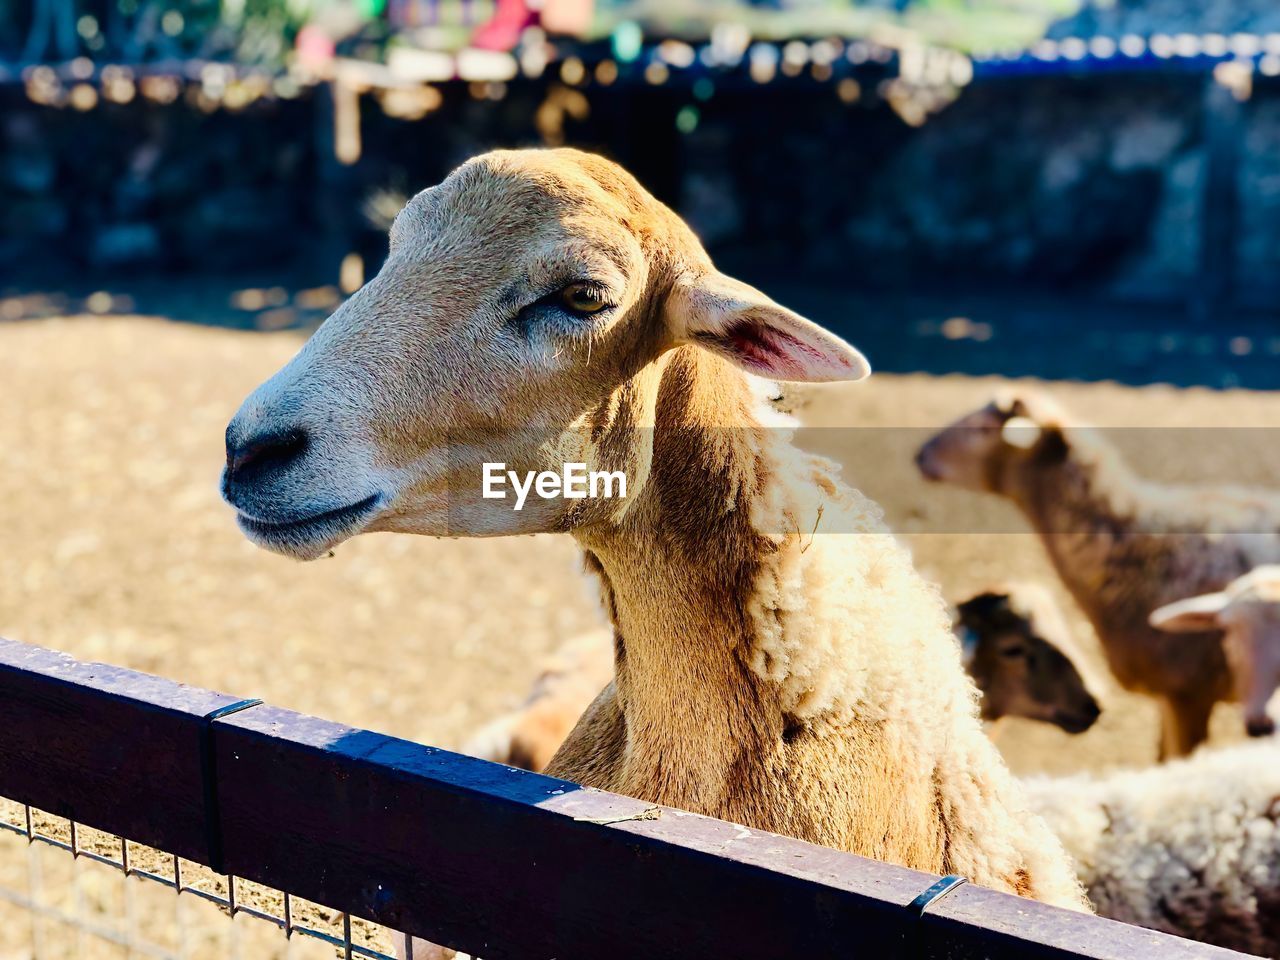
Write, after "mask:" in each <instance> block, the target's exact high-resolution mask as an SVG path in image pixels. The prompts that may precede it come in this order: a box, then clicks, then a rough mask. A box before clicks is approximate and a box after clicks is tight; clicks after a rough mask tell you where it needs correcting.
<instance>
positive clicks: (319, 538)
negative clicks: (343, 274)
mask: <svg viewBox="0 0 1280 960" xmlns="http://www.w3.org/2000/svg"><path fill="white" fill-rule="evenodd" d="M685 344H688V345H695V346H697V347H701V348H704V349H706V350H709V351H712V352H714V353H716V354H718V355H719V356H721V357H723V358H725V359H727V360H729V361H730V362H732V363H734V364H737V365H738V366H740V367H743V368H745V369H747V370H749V371H751V372H754V373H758V374H761V375H764V376H769V377H773V378H776V379H783V380H855V379H859V378H861V377H863V376H865V375H866V374H867V373H868V372H869V371H868V367H867V364H866V361H865V360H864V359H863V358H862V356H861V355H860V354H859V353H858V352H857V351H856V350H854V349H853V348H852V347H850V346H848V345H847V344H845V343H844V342H843V341H841V340H839V339H838V338H837V337H835V336H833V335H831V334H829V333H827V332H826V331H824V330H822V329H821V328H819V327H817V326H815V325H814V324H812V323H809V322H808V321H807V320H804V319H802V318H800V317H798V316H796V315H795V314H793V313H791V312H790V311H788V310H785V309H784V308H782V307H780V306H778V305H777V304H775V303H773V302H772V301H771V300H769V298H768V297H766V296H764V295H763V294H762V293H760V292H759V291H757V290H754V289H752V288H751V287H748V286H747V285H745V284H741V283H738V282H736V281H734V280H731V279H730V278H728V277H726V276H724V275H722V274H720V273H718V272H717V271H716V270H715V269H714V267H712V265H711V263H710V260H709V259H708V257H707V255H706V253H705V252H704V251H703V249H702V247H701V245H700V244H699V243H698V241H697V239H696V238H695V237H694V235H693V233H692V232H691V231H690V230H689V229H688V228H687V227H686V226H685V225H684V224H683V223H682V222H681V221H680V220H679V218H677V217H676V216H675V215H674V214H673V213H671V211H670V210H668V209H667V208H666V207H664V206H662V205H661V204H659V203H658V202H657V201H656V200H654V199H653V198H652V197H651V196H649V194H647V193H646V192H645V191H644V190H643V188H641V187H640V185H639V184H638V183H636V182H635V180H634V179H632V178H631V177H630V176H629V175H628V174H627V173H626V172H625V171H623V170H622V169H621V168H619V167H617V166H616V165H614V164H612V163H610V162H609V161H607V160H603V159H601V158H599V157H593V156H590V155H588V154H583V153H579V152H578V151H572V150H553V151H543V150H528V151H498V152H494V153H490V154H485V155H483V156H480V157H477V158H475V159H473V160H471V161H470V162H468V163H466V164H464V165H463V166H462V167H460V168H459V169H457V170H455V171H454V172H453V173H452V174H451V175H450V176H449V177H448V178H447V179H446V180H445V181H444V182H443V183H441V184H440V185H438V186H436V187H433V188H431V189H429V190H425V191H423V192H422V193H420V194H418V195H417V196H416V197H414V198H413V199H412V200H411V201H410V202H409V204H408V205H407V206H406V207H405V209H404V210H403V211H401V213H400V215H399V216H398V217H397V218H396V221H395V223H394V225H393V226H392V228H391V243H390V251H389V254H388V256H387V259H386V262H385V263H384V265H383V267H382V269H381V271H380V272H379V273H378V275H377V276H376V277H375V278H374V279H373V280H372V281H370V282H369V283H368V284H367V285H366V286H365V287H364V288H362V289H361V290H359V291H358V292H357V293H356V294H355V295H354V296H352V297H351V299H350V300H348V301H347V302H346V303H345V304H344V305H343V306H342V307H341V308H340V309H339V310H338V311H337V312H336V313H335V314H334V315H333V316H332V317H330V318H329V319H328V321H326V322H325V324H324V325H323V326H322V327H321V328H320V329H319V330H318V331H317V332H316V334H315V336H313V337H312V338H311V340H310V341H309V342H308V343H307V344H306V345H305V346H304V347H303V349H302V351H301V352H300V353H299V354H298V356H297V357H295V358H294V359H293V360H292V361H291V362H290V363H289V364H288V365H287V366H286V367H285V368H284V369H283V370H281V371H280V372H279V373H277V374H276V375H275V376H274V377H272V378H271V379H270V380H268V381H267V382H266V383H265V384H263V385H262V386H261V387H259V388H258V389H257V390H256V391H255V392H254V393H253V394H252V395H251V396H250V397H249V398H248V399H247V400H246V401H245V403H244V405H243V406H242V407H241V409H240V411H239V413H237V414H236V416H235V418H234V419H233V420H232V422H231V424H230V426H229V427H228V428H227V436H226V445H227V465H226V469H225V471H224V473H223V495H224V497H225V499H226V500H227V501H228V502H229V503H230V504H231V505H232V506H234V507H235V508H236V511H237V519H238V522H239V525H240V528H241V530H242V531H243V532H244V533H245V534H246V535H247V536H248V537H249V538H250V539H251V540H253V541H254V542H255V543H257V544H258V545H259V546H263V547H266V548H268V549H271V550H275V551H277V552H280V553H284V554H288V555H291V556H294V557H298V558H300V559H311V558H314V557H317V556H320V555H322V554H323V553H324V552H325V551H326V550H328V549H329V548H330V547H332V546H333V545H334V544H336V543H338V542H340V541H342V540H344V539H346V538H348V537H351V536H353V535H355V534H357V533H360V532H363V531H366V530H397V531H404V532H410V533H423V534H431V535H437V536H440V535H444V536H483V535H502V534H513V533H533V532H541V531H551V530H568V529H574V528H576V527H578V526H580V525H582V524H585V523H591V522H597V521H603V520H607V519H610V518H612V517H614V516H615V515H616V512H617V511H618V510H619V509H620V508H619V505H618V504H617V503H615V502H608V501H606V500H604V499H603V498H601V499H596V500H594V501H593V502H592V503H591V504H587V503H584V501H583V499H581V498H573V497H569V496H563V495H555V493H554V492H553V493H548V492H544V487H543V484H542V483H541V482H539V485H538V489H537V495H536V496H532V497H528V498H527V500H523V501H520V502H521V508H520V509H515V507H514V505H513V502H514V501H516V500H517V499H518V498H517V497H516V496H513V494H512V486H513V485H514V484H513V483H512V482H508V484H507V486H506V489H505V490H504V489H502V486H501V485H500V484H497V483H493V482H491V478H492V477H493V476H495V475H497V476H500V477H502V476H508V473H507V471H510V474H509V475H510V477H511V481H515V480H517V479H520V480H525V481H527V483H526V485H525V489H526V490H528V489H529V485H530V484H531V482H532V481H533V479H534V478H535V477H536V478H537V479H538V480H539V481H541V480H543V479H548V480H550V479H554V476H553V475H555V474H563V475H564V476H565V477H566V478H567V477H568V476H569V472H568V469H569V468H568V465H570V464H572V465H574V467H575V468H577V467H586V466H587V465H590V470H591V472H593V473H595V472H597V471H598V472H599V473H601V474H603V473H609V474H611V475H614V476H616V474H617V472H622V473H623V474H626V475H628V477H629V478H632V479H634V475H635V474H636V473H637V472H639V471H642V470H643V468H644V466H645V464H646V461H645V451H644V449H643V447H642V446H641V445H642V443H643V442H644V440H643V433H644V428H645V427H646V426H651V423H650V424H646V423H645V422H644V420H643V418H644V416H645V414H646V413H650V412H651V411H646V410H645V409H644V405H643V404H641V403H637V402H635V401H634V397H635V395H636V394H637V393H638V392H640V388H638V387H635V386H634V384H635V380H636V378H637V377H638V376H639V375H640V374H641V372H642V371H644V370H645V369H646V368H647V367H648V366H649V365H650V364H652V363H653V362H654V361H656V360H657V359H658V358H659V357H660V356H661V355H663V354H664V353H665V352H667V351H669V350H671V349H672V348H674V347H678V346H681V345H685ZM627 386H631V387H632V389H630V392H627V391H626V389H625V388H626V387H627ZM650 405H651V400H650ZM491 468H492V469H491ZM498 468H505V469H503V470H499V469H498ZM566 483H567V480H566ZM610 486H611V487H612V488H614V489H617V486H616V484H615V483H614V481H612V480H611V481H610ZM556 489H558V488H557V487H556V486H555V485H554V484H551V483H548V484H546V490H548V491H554V490H556ZM633 489H634V485H632V484H628V495H630V492H631V490H633ZM495 493H496V495H495Z"/></svg>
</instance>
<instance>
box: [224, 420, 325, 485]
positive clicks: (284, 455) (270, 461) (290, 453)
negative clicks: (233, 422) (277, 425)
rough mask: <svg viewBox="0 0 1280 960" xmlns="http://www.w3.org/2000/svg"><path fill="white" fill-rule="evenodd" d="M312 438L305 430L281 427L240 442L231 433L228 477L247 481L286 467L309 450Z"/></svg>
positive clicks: (228, 445)
mask: <svg viewBox="0 0 1280 960" xmlns="http://www.w3.org/2000/svg"><path fill="white" fill-rule="evenodd" d="M308 446H310V439H309V438H308V436H307V433H306V431H305V430H302V429H293V430H278V431H272V432H270V433H259V434H256V435H254V436H252V437H249V438H248V439H247V440H244V441H240V442H236V440H235V439H234V438H233V436H232V434H231V432H230V431H228V432H227V477H228V479H231V478H234V479H235V480H238V481H241V482H243V481H246V480H249V479H251V478H252V477H254V476H257V475H261V474H263V473H267V472H270V471H280V470H284V469H286V468H287V467H288V466H289V465H290V464H292V463H294V462H296V461H297V460H298V459H300V458H301V457H302V455H303V454H304V453H306V452H307V447H308Z"/></svg>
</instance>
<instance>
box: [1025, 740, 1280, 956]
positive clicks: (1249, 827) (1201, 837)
mask: <svg viewBox="0 0 1280 960" xmlns="http://www.w3.org/2000/svg"><path fill="white" fill-rule="evenodd" d="M1026 787H1027V790H1028V792H1029V795H1030V799H1031V805H1032V807H1033V809H1035V810H1036V811H1037V812H1038V813H1039V814H1040V815H1041V816H1042V817H1044V818H1045V819H1046V820H1047V821H1048V823H1049V825H1050V826H1051V827H1052V828H1053V830H1054V832H1055V833H1056V834H1057V835H1058V836H1059V837H1060V838H1061V839H1062V841H1063V842H1064V843H1065V844H1066V847H1067V851H1068V852H1069V853H1070V854H1071V856H1072V858H1073V859H1074V860H1075V863H1076V869H1077V871H1078V872H1079V875H1080V879H1081V881H1082V882H1083V883H1084V885H1085V889H1086V890H1087V891H1088V894H1089V899H1090V900H1091V901H1092V902H1093V905H1094V908H1095V909H1096V910H1097V911H1098V913H1099V914H1100V915H1101V916H1104V917H1110V918H1111V919H1113V920H1121V921H1123V922H1125V923H1135V924H1139V925H1141V926H1144V927H1151V928H1152V929H1155V930H1161V931H1164V932H1165V933H1172V934H1177V935H1178V936H1181V937H1188V938H1190V939H1193V940H1202V941H1206V942H1208V943H1214V944H1217V945H1219V946H1222V947H1230V948H1232V949H1235V950H1242V951H1245V952H1248V953H1252V954H1261V955H1263V956H1268V957H1280V747H1277V746H1276V744H1275V741H1273V740H1260V741H1253V742H1249V743H1245V744H1243V745H1237V746H1233V747H1226V748H1221V749H1215V750H1207V749H1202V750H1200V751H1198V752H1197V753H1196V754H1195V755H1194V756H1192V757H1190V758H1187V759H1180V760H1176V761H1173V762H1170V763H1167V764H1163V765H1160V766H1157V767H1150V768H1147V769H1144V770H1137V771H1118V772H1111V773H1106V774H1101V775H1087V774H1084V775H1078V776H1074V777H1038V778H1034V779H1028V780H1027V781H1026Z"/></svg>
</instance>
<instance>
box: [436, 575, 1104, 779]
mask: <svg viewBox="0 0 1280 960" xmlns="http://www.w3.org/2000/svg"><path fill="white" fill-rule="evenodd" d="M954 618H955V624H954V626H955V631H956V635H957V639H959V641H960V643H961V650H962V657H963V661H964V665H965V669H966V670H968V671H969V673H970V675H971V676H972V677H973V678H974V681H975V682H976V683H977V685H978V693H979V695H980V697H981V703H982V718H983V719H984V720H988V721H992V722H996V721H999V720H1001V719H1003V718H1005V717H1023V718H1025V719H1029V720H1038V721H1042V722H1044V723H1052V724H1055V725H1056V726H1059V727H1061V728H1062V729H1063V730H1065V731H1067V732H1068V733H1083V732H1084V731H1085V730H1088V729H1089V727H1091V726H1092V725H1093V723H1094V721H1095V720H1097V718H1098V716H1099V714H1100V713H1101V708H1100V707H1099V706H1098V700H1097V697H1096V696H1095V693H1094V691H1095V690H1097V689H1098V688H1099V686H1100V684H1099V682H1098V681H1097V679H1096V678H1095V677H1094V674H1093V671H1092V670H1091V669H1090V668H1089V666H1088V661H1087V659H1086V658H1085V657H1084V656H1083V655H1082V654H1081V653H1080V651H1079V649H1078V647H1077V645H1076V643H1075V640H1074V638H1073V637H1072V636H1071V633H1070V631H1069V630H1068V629H1067V626H1066V623H1065V622H1064V621H1063V618H1062V614H1061V612H1060V611H1059V609H1058V607H1057V604H1056V603H1054V601H1053V598H1052V597H1051V596H1050V595H1049V593H1048V591H1046V590H1045V589H1044V588H1043V587H1040V586H1038V585H1036V584H1031V583H1013V584H1005V585H1001V586H995V587H991V588H989V589H987V590H983V591H981V592H979V593H977V594H975V595H973V596H972V597H970V598H969V599H967V600H964V601H962V602H960V603H959V604H957V605H956V607H955V612H954ZM611 679H613V631H612V630H611V629H609V628H602V629H599V630H592V631H588V632H587V633H584V634H581V635H580V636H576V637H573V638H571V639H570V640H569V641H568V642H567V643H565V644H564V645H563V646H562V647H561V648H560V649H558V650H557V651H556V652H555V653H554V654H553V655H552V656H551V657H550V658H548V660H547V661H546V662H545V663H544V664H543V665H542V667H541V669H540V671H539V673H538V677H537V679H536V680H535V681H534V683H533V687H532V689H531V690H530V691H529V694H528V696H527V697H526V698H525V700H524V702H523V703H522V704H521V705H520V706H519V707H517V708H516V709H515V710H512V711H511V712H509V713H506V714H503V715H502V716H499V717H497V718H496V719H494V720H492V721H490V722H489V723H487V724H485V725H484V726H483V727H482V728H481V729H480V730H478V731H477V732H476V733H475V734H473V735H472V736H471V737H469V738H468V739H467V740H466V742H464V743H463V745H462V747H461V750H462V752H463V753H465V754H467V755H469V756H473V757H480V758H481V759H483V760H491V761H493V762H495V763H505V764H507V765H508V766H512V767H521V768H523V769H525V770H535V771H541V770H544V769H546V766H547V764H548V763H549V762H550V760H551V758H552V756H553V755H554V754H555V752H556V750H558V749H559V747H560V744H561V743H563V742H564V740H565V737H567V736H568V734H569V731H570V730H572V729H573V726H574V724H575V723H577V722H578V718H579V717H581V716H582V714H583V713H584V712H585V711H586V709H587V707H589V706H590V705H591V701H592V700H594V699H595V698H596V695H597V694H598V693H599V692H600V691H601V690H602V689H603V688H604V686H605V685H606V684H607V683H608V682H609V681H610V680H611Z"/></svg>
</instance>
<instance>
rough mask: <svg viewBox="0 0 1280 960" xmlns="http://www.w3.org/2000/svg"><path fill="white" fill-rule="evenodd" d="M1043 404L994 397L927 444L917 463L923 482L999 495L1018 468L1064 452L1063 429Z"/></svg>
mask: <svg viewBox="0 0 1280 960" xmlns="http://www.w3.org/2000/svg"><path fill="white" fill-rule="evenodd" d="M1045 406H1046V405H1045V403H1044V402H1043V401H1033V400H1031V399H1029V398H1024V397H1019V396H1013V395H1008V396H1001V397H998V398H996V399H995V400H993V401H991V402H990V403H988V404H987V405H986V406H984V407H981V408H979V409H977V410H975V411H973V412H972V413H970V414H967V415H966V416H963V417H961V418H960V419H959V420H957V421H955V422H954V423H952V424H951V425H950V426H948V427H945V428H944V429H943V430H942V431H941V432H939V433H938V434H936V435H935V436H934V437H932V438H931V439H930V440H929V441H928V442H926V443H925V444H924V446H922V447H921V448H920V451H919V453H917V454H916V466H917V467H918V468H919V470H920V473H921V474H922V475H923V476H924V478H925V479H926V480H930V481H935V482H940V483H949V484H951V485H953V486H957V487H963V488H965V489H967V490H978V491H982V492H987V493H1003V492H1005V491H1006V489H1007V487H1008V482H1009V478H1010V477H1011V476H1012V475H1013V474H1014V473H1015V472H1017V471H1018V470H1020V469H1022V468H1025V467H1026V466H1028V465H1033V464H1036V463H1048V462H1052V461H1055V460H1060V459H1061V458H1062V457H1064V456H1065V455H1066V441H1065V439H1064V437H1063V435H1062V431H1061V429H1060V427H1059V426H1058V424H1057V423H1056V421H1055V419H1054V417H1053V416H1052V415H1051V414H1050V413H1049V412H1048V411H1047V410H1046V409H1044V408H1045Z"/></svg>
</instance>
